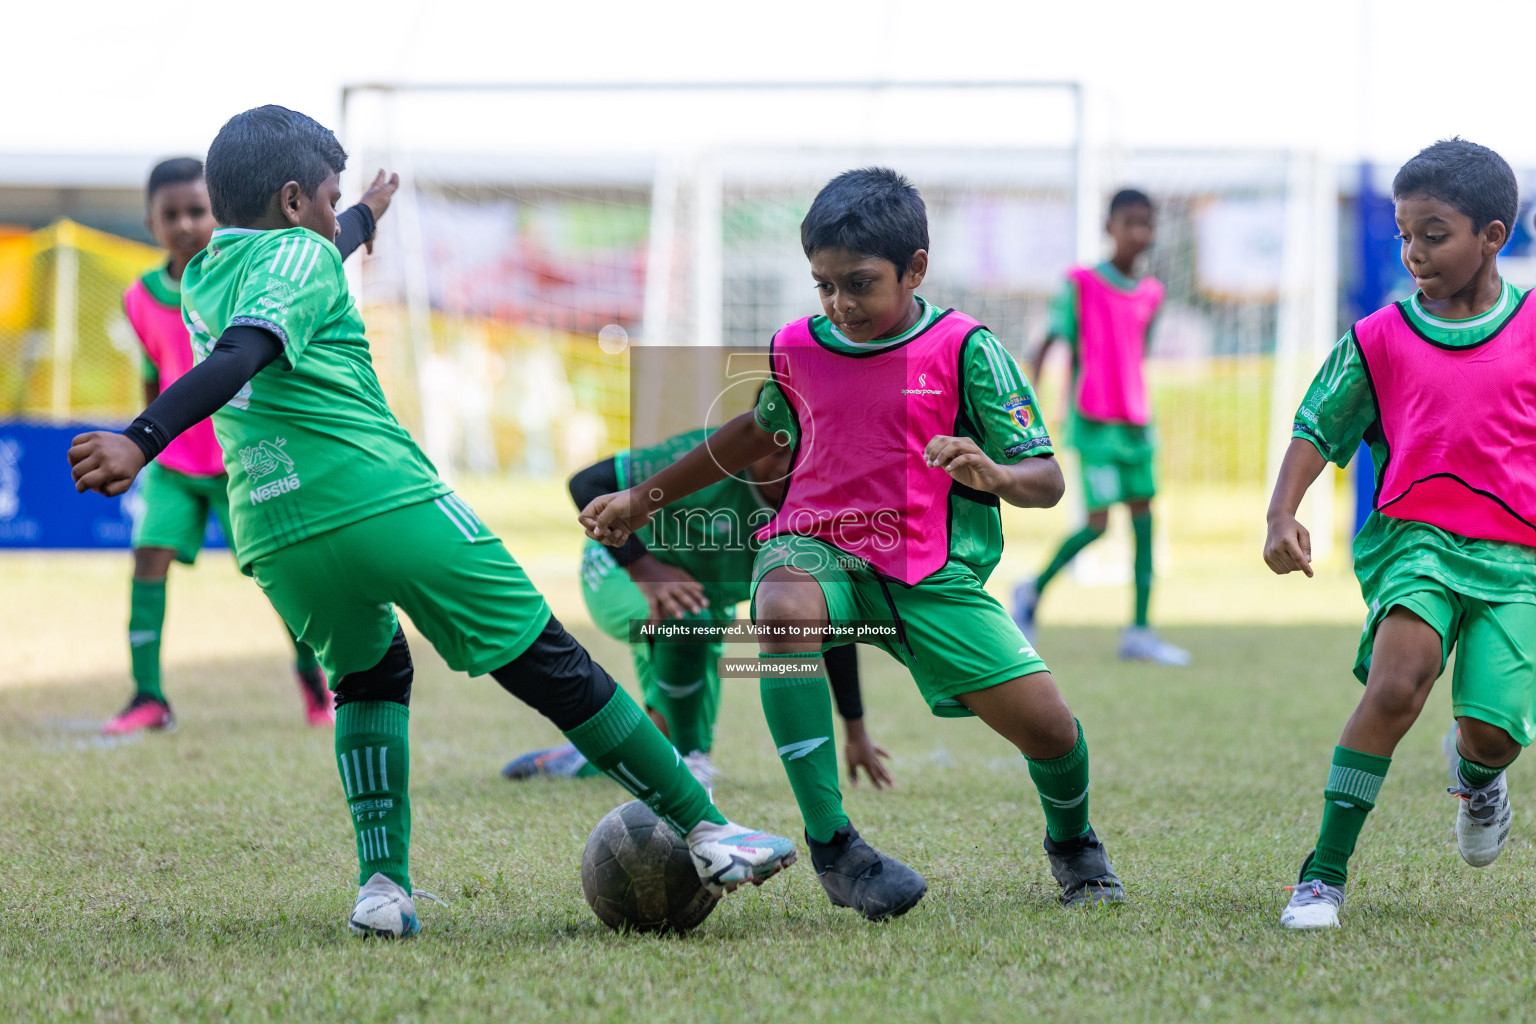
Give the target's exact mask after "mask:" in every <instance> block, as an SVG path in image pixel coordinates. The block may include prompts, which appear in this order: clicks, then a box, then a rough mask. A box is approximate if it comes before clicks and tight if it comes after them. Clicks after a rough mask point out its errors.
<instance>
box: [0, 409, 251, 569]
mask: <svg viewBox="0 0 1536 1024" xmlns="http://www.w3.org/2000/svg"><path fill="white" fill-rule="evenodd" d="M116 429H117V428H116V427H101V426H92V425H88V424H73V425H69V426H57V425H54V424H47V425H43V424H30V423H0V549H3V548H127V547H130V546H131V545H132V542H133V524H134V522H135V521H137V519H138V517H139V516H140V515H142V514H143V506H144V502H143V499H142V498H141V497H140V496H139V485H138V483H135V484H134V485H133V489H132V490H130V491H129V492H128V493H127V494H124V495H122V496H121V497H117V498H103V497H102V496H101V495H99V494H77V493H76V492H75V483H74V480H73V479H71V477H70V475H69V459H68V452H69V443H70V441H71V440H73V439H74V437H75V436H76V435H78V434H82V433H84V432H86V431H88V430H116ZM206 544H207V546H208V547H222V546H224V537H223V535H222V533H221V532H220V530H219V527H218V523H217V521H216V520H215V519H214V518H213V517H211V516H210V517H209V521H208V533H207V536H206Z"/></svg>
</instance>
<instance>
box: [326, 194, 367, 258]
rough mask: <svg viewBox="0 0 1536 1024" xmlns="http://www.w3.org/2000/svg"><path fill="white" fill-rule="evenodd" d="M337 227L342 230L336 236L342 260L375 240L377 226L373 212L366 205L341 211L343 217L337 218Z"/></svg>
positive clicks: (337, 247)
mask: <svg viewBox="0 0 1536 1024" xmlns="http://www.w3.org/2000/svg"><path fill="white" fill-rule="evenodd" d="M336 226H337V227H338V228H339V229H340V231H338V232H337V235H336V251H337V252H339V253H341V258H342V259H343V260H345V259H346V258H347V257H348V256H351V255H352V254H353V253H354V252H356V251H357V249H358V247H359V246H361V245H362V244H363V243H364V242H367V241H368V240H369V239H371V238H373V230H374V227H375V226H376V225H375V224H374V220H373V211H372V210H370V209H369V208H368V207H367V205H366V204H364V203H358V204H357V205H356V206H349V207H347V208H346V209H345V210H343V211H341V216H339V217H337V218H336Z"/></svg>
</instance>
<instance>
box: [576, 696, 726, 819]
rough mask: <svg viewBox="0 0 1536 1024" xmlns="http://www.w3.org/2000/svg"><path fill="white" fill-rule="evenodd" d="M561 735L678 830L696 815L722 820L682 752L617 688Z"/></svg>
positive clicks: (702, 817)
mask: <svg viewBox="0 0 1536 1024" xmlns="http://www.w3.org/2000/svg"><path fill="white" fill-rule="evenodd" d="M565 738H566V739H568V740H570V741H571V743H573V744H574V745H575V747H576V749H577V750H579V751H581V752H582V754H583V755H585V756H586V759H587V760H588V761H590V762H591V763H592V764H594V765H596V766H597V769H598V771H600V772H602V773H603V774H604V775H606V776H608V777H609V778H610V779H612V780H613V781H614V782H617V783H618V784H619V785H621V786H623V787H624V788H625V789H627V790H629V791H630V792H631V793H632V794H634V795H635V796H636V797H638V798H639V799H641V800H644V801H645V803H646V806H648V807H650V808H651V810H653V811H655V812H656V814H657V816H659V817H662V818H665V819H667V821H668V822H669V823H670V824H671V825H672V827H673V828H674V829H676V830H677V832H678V834H679V835H687V834H688V833H689V832H690V831H692V829H693V827H694V826H695V825H697V824H698V823H699V822H701V821H711V822H713V823H715V824H716V825H724V824H725V816H724V815H723V814H721V813H720V812H719V811H718V810H716V809H715V805H714V804H713V803H711V802H710V799H709V794H708V793H706V792H704V787H703V786H701V785H699V784H698V782H697V781H696V780H695V779H694V777H693V776H692V775H690V774H688V768H687V767H686V766H685V765H684V764H683V758H682V755H680V754H679V753H678V752H677V750H676V749H675V748H674V747H673V746H672V744H671V743H669V742H667V738H666V737H665V736H663V735H662V734H661V730H660V729H657V728H656V726H654V725H652V724H651V720H650V719H649V718H648V717H646V714H645V712H643V711H641V710H640V705H638V704H636V703H635V702H634V699H633V698H631V697H630V695H629V694H627V693H625V692H624V690H623V688H617V689H615V690H614V691H613V696H612V697H611V698H609V700H608V703H607V704H604V705H603V709H602V710H601V711H599V712H598V713H597V714H595V715H593V716H592V717H591V718H589V719H587V720H586V721H585V722H582V723H581V724H580V725H578V726H576V727H575V728H574V729H569V730H567V731H566V733H565Z"/></svg>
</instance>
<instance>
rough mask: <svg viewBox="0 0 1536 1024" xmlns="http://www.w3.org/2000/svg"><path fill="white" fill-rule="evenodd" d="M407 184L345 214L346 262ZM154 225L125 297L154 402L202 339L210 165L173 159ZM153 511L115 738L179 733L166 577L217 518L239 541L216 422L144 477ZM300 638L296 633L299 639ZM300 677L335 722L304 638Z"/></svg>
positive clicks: (138, 557) (150, 191)
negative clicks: (187, 292) (198, 323)
mask: <svg viewBox="0 0 1536 1024" xmlns="http://www.w3.org/2000/svg"><path fill="white" fill-rule="evenodd" d="M397 183H398V179H395V180H394V181H386V180H385V179H384V175H383V172H382V171H381V172H380V173H379V177H378V178H377V180H375V181H374V183H373V186H372V187H371V188H370V189H369V190H368V191H367V192H365V193H364V194H363V200H362V202H360V203H358V204H357V205H356V206H354V207H353V208H352V209H350V210H347V211H346V212H344V213H342V214H341V216H340V217H338V218H337V221H338V223H339V224H340V225H341V236H340V237H339V238H338V239H337V249H338V251H339V252H340V253H341V255H342V258H343V259H345V258H346V256H347V254H348V253H350V252H351V251H352V250H353V249H355V248H357V246H358V245H363V244H366V245H368V246H370V247H371V246H372V241H371V239H372V236H373V228H374V225H375V223H376V222H377V220H378V218H379V217H382V216H383V215H384V211H385V210H387V209H389V201H390V198H391V196H393V194H394V191H395V187H396V184H397ZM145 195H146V198H147V200H148V205H149V213H148V216H147V217H146V218H145V225H146V226H147V227H148V228H149V231H150V234H152V235H154V238H155V241H156V242H158V243H160V245H161V246H162V247H164V248H165V249H166V250H167V256H166V262H165V264H164V265H163V266H160V267H157V268H156V269H154V270H152V271H150V272H149V273H147V274H145V275H144V276H143V277H142V278H140V279H139V280H138V281H137V282H135V283H134V285H133V286H132V287H131V288H129V289H128V292H127V294H125V295H124V296H123V309H124V312H125V313H126V314H127V316H128V323H129V325H130V326H131V327H132V328H133V331H134V334H135V335H136V336H137V337H138V340H139V344H140V345H141V346H142V347H143V349H144V367H143V370H144V400H145V401H146V402H153V401H154V400H155V399H156V398H157V397H158V396H159V394H160V391H161V389H162V388H166V387H169V386H170V385H172V384H174V383H175V382H176V380H177V378H179V377H180V376H181V375H182V374H183V373H185V372H187V370H189V369H190V368H191V366H192V359H193V353H192V342H191V339H190V338H189V337H188V335H187V328H186V325H185V324H184V323H183V322H182V319H181V275H182V272H183V271H184V270H185V269H186V266H187V264H188V263H189V262H191V260H192V257H194V256H196V255H197V254H198V253H200V252H202V251H203V249H204V248H206V247H207V245H208V239H209V238H210V237H211V236H212V234H213V229H214V227H215V226H216V225H215V223H214V220H213V211H212V209H211V207H210V206H209V202H208V186H207V184H206V183H205V182H204V181H203V163H202V161H201V160H195V159H193V158H191V157H179V158H176V159H172V160H163V161H161V162H160V163H158V164H156V165H155V168H154V169H153V170H152V171H151V172H150V175H149V184H148V187H147V188H146V189H145ZM140 494H141V495H142V500H143V512H142V514H140V515H139V516H138V518H137V520H136V521H135V523H134V534H133V587H132V591H131V600H130V604H129V614H128V647H129V651H130V655H131V664H132V669H133V681H134V693H133V696H132V697H131V698H130V699H129V701H128V704H127V706H126V707H125V708H124V709H123V710H122V711H121V712H119V713H118V714H117V715H116V716H115V717H114V718H112V719H111V720H110V721H108V722H107V723H106V724H105V725H104V726H102V730H101V731H102V732H103V733H105V734H107V735H109V736H110V735H122V734H125V733H131V732H137V731H139V730H141V729H157V730H165V731H170V730H173V729H175V728H176V718H175V716H174V715H173V714H172V712H171V705H170V702H169V701H168V700H166V698H165V693H164V691H163V689H162V688H161V682H160V639H161V634H162V631H163V629H164V626H165V592H166V576H167V574H168V573H169V571H170V567H171V563H172V562H173V561H179V562H183V563H185V564H187V565H191V564H192V563H193V562H195V561H196V560H197V555H198V552H199V551H200V550H201V549H202V546H203V533H204V531H205V530H206V528H207V525H208V516H209V514H210V513H212V514H213V515H214V516H215V517H216V518H217V519H218V521H219V524H220V525H221V526H222V527H223V530H224V536H225V537H226V538H228V537H229V536H230V532H231V531H230V525H229V494H228V491H227V490H226V478H225V473H224V461H223V455H222V453H221V452H220V451H219V444H218V440H217V438H215V437H214V431H213V427H212V425H211V424H210V423H208V422H207V421H206V420H205V421H204V422H202V423H199V424H197V425H196V426H194V427H193V428H192V429H191V430H189V431H187V432H186V433H184V434H183V435H181V436H180V437H178V438H177V439H176V440H175V441H174V442H173V443H172V444H171V445H169V446H168V447H167V449H166V451H165V452H163V453H162V455H161V457H160V459H159V460H158V461H156V462H155V463H154V464H153V465H151V466H150V467H149V468H148V469H147V470H146V471H145V474H144V483H143V485H142V487H141V488H140ZM290 638H291V637H290ZM294 647H295V653H296V655H297V657H296V660H295V664H294V671H295V673H296V675H297V676H298V680H299V690H300V693H301V694H302V695H303V697H304V704H305V714H306V717H307V718H308V720H309V724H310V725H316V726H326V727H329V726H330V725H331V723H332V722H333V721H334V720H335V713H334V712H333V711H332V709H331V694H330V691H329V690H328V689H327V688H326V680H325V673H324V672H323V671H322V670H321V668H320V663H319V661H318V660H317V659H316V658H315V654H314V652H313V651H312V650H310V648H309V645H307V644H303V643H300V642H298V641H297V640H295V641H294Z"/></svg>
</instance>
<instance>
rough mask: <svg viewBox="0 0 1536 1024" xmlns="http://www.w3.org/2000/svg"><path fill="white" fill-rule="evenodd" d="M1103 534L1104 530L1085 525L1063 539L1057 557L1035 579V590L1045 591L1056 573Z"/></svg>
mask: <svg viewBox="0 0 1536 1024" xmlns="http://www.w3.org/2000/svg"><path fill="white" fill-rule="evenodd" d="M1102 536H1104V533H1103V531H1102V530H1095V529H1094V528H1093V527H1091V526H1085V527H1083V528H1082V529H1081V530H1078V531H1077V532H1076V533H1074V534H1073V535H1072V536H1070V537H1068V538H1067V539H1066V540H1064V541H1062V542H1061V547H1060V549H1058V550H1057V552H1056V557H1055V558H1052V559H1051V564H1050V565H1048V566H1046V567H1045V571H1044V572H1042V573H1041V574H1040V575H1039V576H1038V577H1037V578H1036V579H1035V590H1036V591H1043V590H1044V589H1045V587H1046V584H1048V583H1050V582H1051V580H1053V579H1055V578H1056V574H1057V573H1059V572H1061V570H1063V569H1065V568H1066V567H1067V563H1068V562H1070V561H1072V559H1074V558H1076V557H1077V553H1078V552H1079V551H1081V550H1083V548H1085V547H1087V546H1088V545H1089V544H1092V543H1093V542H1094V541H1096V540H1098V539H1099V538H1100V537H1102Z"/></svg>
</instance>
